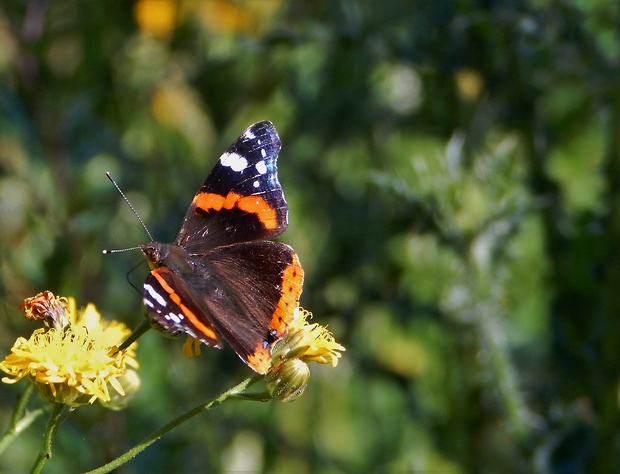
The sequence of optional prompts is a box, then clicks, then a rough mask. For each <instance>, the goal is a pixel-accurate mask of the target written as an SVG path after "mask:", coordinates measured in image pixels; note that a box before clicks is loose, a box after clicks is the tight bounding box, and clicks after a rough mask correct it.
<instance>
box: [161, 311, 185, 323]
mask: <svg viewBox="0 0 620 474" xmlns="http://www.w3.org/2000/svg"><path fill="white" fill-rule="evenodd" d="M164 317H165V318H166V319H167V320H168V321H172V322H173V323H176V324H179V323H180V322H181V321H182V320H183V315H182V314H174V313H168V314H167V315H166V316H164Z"/></svg>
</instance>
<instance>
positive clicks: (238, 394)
mask: <svg viewBox="0 0 620 474" xmlns="http://www.w3.org/2000/svg"><path fill="white" fill-rule="evenodd" d="M262 378H263V377H262V376H260V375H255V376H254V377H250V378H247V379H245V380H244V381H243V382H241V383H240V384H238V385H236V386H234V387H232V388H231V389H228V390H226V391H225V392H224V393H222V394H220V395H218V396H217V397H216V398H214V399H212V400H210V401H208V402H207V403H203V404H201V405H198V406H197V407H194V408H192V409H191V410H189V411H187V412H185V413H184V414H182V415H181V416H179V417H177V418H175V419H174V420H172V421H170V422H169V423H167V424H165V425H164V426H162V427H161V428H160V429H158V430H156V431H154V432H153V433H151V434H150V435H149V436H147V437H146V438H145V439H144V440H143V441H142V442H140V443H139V444H137V445H136V446H134V447H133V448H131V449H130V450H129V451H127V452H125V453H124V454H122V455H120V456H119V457H117V458H116V459H114V460H113V461H110V462H109V463H107V464H105V465H103V466H101V467H99V468H97V469H94V470H92V471H88V472H87V473H86V474H105V473H108V472H111V471H113V470H114V469H117V468H118V467H120V466H121V465H123V464H125V463H126V462H127V461H129V460H131V459H133V458H134V457H136V456H137V455H138V454H140V453H141V452H142V451H144V450H145V449H146V448H147V447H149V446H150V445H151V444H153V443H154V442H155V441H157V440H158V439H160V438H161V437H162V436H163V435H165V434H166V433H168V432H170V431H172V430H173V429H174V428H176V427H177V426H179V425H180V424H181V423H184V422H185V421H187V420H189V419H190V418H193V417H194V416H196V415H199V414H200V413H202V412H204V411H206V410H209V409H210V408H213V407H214V406H216V405H219V404H220V403H223V402H225V401H226V400H228V399H235V398H243V397H244V394H243V392H244V391H245V390H246V389H247V388H248V387H249V386H251V385H252V384H254V383H256V382H257V381H259V380H261V379H262Z"/></svg>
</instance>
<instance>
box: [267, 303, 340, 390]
mask: <svg viewBox="0 0 620 474" xmlns="http://www.w3.org/2000/svg"><path fill="white" fill-rule="evenodd" d="M311 316H312V315H311V313H310V312H308V311H306V310H305V309H302V308H300V307H299V306H298V307H297V308H296V309H295V318H294V320H293V322H292V323H291V324H290V325H289V330H288V334H287V335H286V337H285V338H284V339H283V340H282V341H280V342H279V343H278V344H277V345H276V346H275V348H274V351H273V361H274V362H273V365H272V368H271V370H270V371H269V373H268V374H267V375H266V384H267V390H268V391H269V393H270V394H271V396H272V397H273V398H276V399H278V400H281V401H283V402H289V401H292V400H295V399H296V398H298V397H299V396H300V395H301V394H302V393H303V392H304V390H305V388H306V385H307V384H308V379H309V378H310V369H309V368H308V363H309V362H318V363H320V364H331V365H332V366H333V367H336V365H338V359H340V357H342V354H341V352H343V351H345V350H346V349H345V348H344V347H343V346H342V345H340V344H338V343H337V342H336V341H335V340H334V337H333V336H332V334H331V333H330V332H329V331H328V330H327V328H325V327H323V326H321V325H319V324H316V323H314V324H308V322H307V319H308V318H310V317H311Z"/></svg>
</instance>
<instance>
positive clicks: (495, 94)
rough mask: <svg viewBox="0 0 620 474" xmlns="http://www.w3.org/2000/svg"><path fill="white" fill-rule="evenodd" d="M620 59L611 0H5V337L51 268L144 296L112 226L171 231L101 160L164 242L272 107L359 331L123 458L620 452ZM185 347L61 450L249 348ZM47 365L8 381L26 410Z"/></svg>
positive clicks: (579, 465) (319, 304)
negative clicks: (278, 397)
mask: <svg viewBox="0 0 620 474" xmlns="http://www.w3.org/2000/svg"><path fill="white" fill-rule="evenodd" d="M619 67H620V7H619V5H618V3H617V2H612V1H610V0H609V1H608V0H589V1H586V0H557V1H556V0H509V1H479V2H477V1H467V0H461V1H448V0H437V1H434V2H428V1H421V0H410V1H406V0H401V1H398V0H391V1H390V0H386V1H383V2H379V1H376V0H375V1H373V0H340V1H320V0H306V1H292V0H291V1H285V0H254V1H241V0H239V1H233V0H226V1H225V0H186V1H178V2H177V1H173V0H139V1H136V2H129V1H94V0H56V1H45V0H19V1H18V0H4V1H3V2H2V3H0V291H1V292H2V298H1V299H0V349H1V351H2V355H4V354H7V353H8V352H9V349H10V347H11V345H12V344H13V341H14V340H15V338H16V337H17V336H18V335H24V336H27V335H29V334H30V333H31V332H32V330H33V329H34V327H33V323H31V322H28V321H26V320H24V318H23V317H22V316H21V313H20V311H19V304H20V303H21V301H22V300H23V298H25V297H27V296H32V295H34V294H35V293H37V292H39V291H41V290H44V289H49V290H52V291H53V292H54V293H56V294H61V295H73V296H75V297H76V299H77V301H78V304H82V305H85V304H86V303H87V302H94V303H95V304H96V305H97V307H98V308H99V310H100V311H101V312H102V313H103V316H104V317H106V318H108V319H119V320H122V321H124V322H125V323H126V324H128V325H129V326H132V327H133V326H136V325H137V324H138V323H139V322H140V321H141V318H142V316H141V297H140V294H139V293H138V292H136V291H135V290H134V289H133V288H132V287H131V285H130V284H129V283H128V281H127V279H126V275H127V273H128V271H129V270H130V269H131V268H132V267H133V266H134V265H136V264H137V263H139V262H140V261H141V260H142V257H141V255H140V254H139V253H138V252H127V253H124V254H119V255H113V256H103V255H102V254H101V250H102V249H106V248H107V249H109V248H124V247H129V246H133V245H135V244H137V243H144V242H146V241H147V240H148V239H147V237H146V236H145V235H144V232H143V230H142V228H141V227H140V225H139V223H138V222H137V221H136V219H135V218H134V216H133V215H132V214H131V212H130V211H129V209H128V208H127V206H126V205H125V204H124V202H123V201H122V199H121V198H120V196H119V195H118V193H117V192H116V190H115V189H114V188H113V187H112V186H111V185H110V183H109V182H108V180H107V179H106V178H105V175H104V173H105V171H108V170H109V171H111V172H112V174H113V176H115V177H116V179H117V180H118V182H119V183H120V185H121V186H122V187H123V189H124V190H125V192H126V193H127V195H128V197H129V199H130V200H131V202H132V203H133V205H134V206H135V208H136V209H137V210H138V212H139V213H140V214H141V216H142V218H143V219H144V220H145V221H146V223H147V225H148V226H149V228H150V229H151V232H152V233H153V234H154V235H155V237H156V238H157V239H158V240H162V241H166V242H168V241H171V240H172V239H173V238H174V236H175V234H176V231H177V229H178V226H179V224H180V221H181V218H182V216H183V215H184V212H185V209H186V208H187V206H188V204H189V202H190V200H191V198H192V197H193V194H194V192H195V191H196V190H197V189H198V187H199V186H200V184H201V183H202V180H203V179H204V177H205V176H206V174H207V172H208V171H209V170H210V169H211V167H212V166H213V164H214V163H215V160H216V159H217V157H218V156H219V154H220V153H221V152H222V151H223V150H224V149H225V148H226V147H227V146H228V144H230V143H231V142H232V140H233V139H234V138H235V137H236V136H237V135H238V134H239V133H241V132H242V131H243V130H244V129H245V128H246V127H247V126H248V125H249V124H250V123H252V122H254V121H258V120H262V119H269V120H271V121H273V122H274V124H275V125H276V127H277V128H278V130H279V132H280V135H281V138H282V142H283V148H282V152H281V155H280V160H279V172H280V182H281V183H282V186H283V188H284V191H285V195H286V198H287V200H288V203H289V206H290V226H289V230H288V231H287V232H286V234H285V235H284V236H283V237H282V240H283V241H284V242H286V243H289V244H291V245H292V246H293V247H294V248H295V249H296V251H297V252H298V254H299V256H300V258H301V261H302V264H303V265H304V268H305V271H306V281H305V286H304V293H303V295H302V305H303V306H304V307H305V308H307V309H309V310H311V311H312V312H313V313H314V315H315V321H316V322H319V323H322V324H329V328H330V329H331V330H332V331H333V333H334V335H335V337H336V339H337V340H338V341H339V342H341V343H342V344H344V345H345V346H346V347H347V352H346V353H345V354H344V357H343V359H342V361H341V363H340V364H339V365H338V367H337V368H336V369H332V368H331V367H323V366H321V367H318V366H313V367H312V377H311V380H310V385H309V387H308V389H307V391H306V393H305V394H304V396H303V397H302V398H301V399H299V400H297V401H295V402H293V403H290V404H282V403H277V402H270V403H264V404H263V403H253V402H232V403H226V404H225V405H223V406H220V407H218V408H217V409H215V410H213V411H212V412H209V413H207V414H205V415H202V416H201V417H199V418H197V419H193V420H191V421H190V422H188V423H186V424H185V425H183V426H181V427H180V428H178V429H176V430H175V431H174V432H173V433H171V434H169V435H167V436H166V437H165V438H163V439H162V440H160V441H159V442H158V443H157V444H156V445H154V446H153V447H151V448H149V449H148V450H147V451H146V452H144V453H143V454H141V455H140V456H138V457H137V458H136V459H134V460H133V461H131V462H130V463H129V464H127V465H126V466H125V467H124V468H123V469H122V470H119V471H118V472H122V473H147V472H148V473H167V472H177V473H190V472H192V473H194V472H214V473H219V472H222V473H226V472H265V473H292V472H295V473H302V474H303V473H314V472H321V473H353V472H384V473H392V472H397V473H409V472H412V473H427V472H432V473H440V474H443V473H450V474H459V473H512V472H516V473H519V472H524V473H525V472H528V473H529V472H538V473H558V474H568V473H581V472H592V473H611V472H620V458H619V453H618V446H619V441H620V440H619V439H618V428H619V421H620V417H619V405H618V403H619V401H618V382H619V379H620V377H619V376H620V374H619V369H620V364H619V362H620V357H619V356H620V255H619V250H618V249H619V244H620V71H619ZM146 271H147V268H146V265H142V266H140V267H139V268H138V269H137V270H135V271H134V272H132V273H130V275H129V279H130V280H131V281H132V282H133V283H134V284H135V285H137V286H140V284H141V282H142V278H143V277H144V275H145V274H146ZM181 345H182V340H168V339H166V338H163V337H160V336H159V335H158V334H156V333H154V332H151V333H147V334H146V335H145V336H144V337H143V338H141V339H140V345H139V348H138V358H139V361H140V362H141V369H140V375H141V377H142V383H143V386H142V389H141V391H140V392H139V394H138V395H137V396H136V398H135V399H134V400H133V401H132V403H131V404H130V406H129V407H128V409H126V410H125V411H121V412H110V411H108V410H106V409H104V408H102V407H101V406H100V405H98V404H96V405H93V406H91V407H86V408H81V409H79V410H77V411H76V412H75V413H74V414H73V415H72V416H71V417H70V418H69V419H68V421H67V422H66V423H65V424H64V425H63V426H62V428H61V430H60V432H59V434H58V437H57V439H56V443H55V451H54V457H53V458H52V459H51V460H50V461H49V463H48V464H47V466H46V471H45V472H62V473H77V472H83V471H85V470H87V469H92V468H95V467H97V466H99V465H101V464H103V463H104V462H106V461H108V460H110V459H112V458H113V457H115V456H116V455H118V454H120V453H122V452H124V451H125V450H126V449H128V448H129V447H131V446H133V445H134V444H135V443H136V442H137V441H139V440H141V439H142V438H143V437H144V436H145V435H146V434H148V433H150V432H151V431H152V430H154V429H156V428H158V427H160V426H162V425H163V424H164V423H165V422H167V421H169V420H170V419H172V418H173V417H174V416H176V415H178V414H180V413H181V412H183V411H185V410H186V409H189V408H190V407H192V406H194V405H196V404H198V403H200V402H202V401H206V400H207V399H208V398H210V397H211V396H213V395H215V394H217V393H219V392H220V391H221V390H223V389H225V388H228V387H230V386H232V385H233V384H235V383H237V382H238V381H240V380H241V379H242V378H244V377H246V376H247V375H249V373H250V370H249V369H248V368H247V367H245V366H244V365H243V364H242V363H240V362H239V360H238V358H237V357H236V355H235V354H234V353H233V351H232V350H230V349H229V348H226V349H224V350H222V351H216V350H210V349H205V350H204V351H203V354H202V355H201V356H200V357H199V358H196V359H191V360H190V359H186V358H184V357H183V356H182V355H181ZM24 387H25V382H21V383H20V384H16V385H14V386H8V385H2V387H0V403H1V405H0V422H1V423H2V426H6V425H7V424H8V420H9V416H10V413H11V409H12V407H13V405H14V401H15V397H16V396H17V394H19V393H21V391H23V389H24ZM43 426H44V421H43V420H40V421H39V422H38V423H37V424H35V425H34V426H33V427H31V428H30V429H29V430H28V432H27V433H26V434H25V435H23V436H21V437H20V438H18V439H17V440H16V441H15V442H14V443H13V445H12V446H11V449H10V450H9V451H8V452H7V453H5V454H4V457H3V458H2V459H0V471H2V472H9V473H13V472H24V471H27V470H28V469H29V468H30V466H31V465H32V462H33V460H34V458H35V456H36V454H37V452H38V450H39V447H40V444H41V433H42V430H43ZM2 429H4V428H2Z"/></svg>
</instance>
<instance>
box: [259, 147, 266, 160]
mask: <svg viewBox="0 0 620 474" xmlns="http://www.w3.org/2000/svg"><path fill="white" fill-rule="evenodd" d="M260 156H262V157H263V158H267V152H266V151H265V149H264V148H261V149H260Z"/></svg>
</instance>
